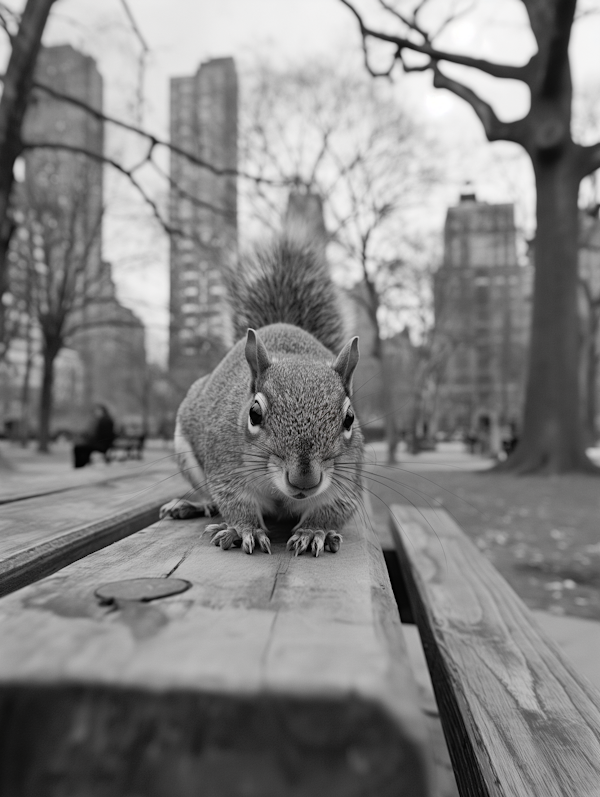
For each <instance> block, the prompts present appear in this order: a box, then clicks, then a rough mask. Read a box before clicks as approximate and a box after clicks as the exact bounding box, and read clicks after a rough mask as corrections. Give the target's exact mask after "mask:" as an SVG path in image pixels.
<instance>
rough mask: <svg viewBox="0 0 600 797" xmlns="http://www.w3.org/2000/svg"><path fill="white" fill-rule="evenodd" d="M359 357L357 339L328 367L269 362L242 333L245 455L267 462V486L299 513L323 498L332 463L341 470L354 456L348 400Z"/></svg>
mask: <svg viewBox="0 0 600 797" xmlns="http://www.w3.org/2000/svg"><path fill="white" fill-rule="evenodd" d="M358 358H359V351H358V337H354V338H352V339H351V340H350V341H349V342H348V343H347V344H346V345H345V346H344V348H343V349H342V351H341V352H340V354H339V355H338V357H337V358H336V359H335V361H334V362H332V363H327V362H322V361H315V359H314V358H312V357H309V356H302V355H300V354H294V355H285V356H280V357H271V356H270V355H269V353H268V351H267V348H266V346H265V345H264V343H263V341H262V340H261V339H260V337H259V336H258V335H257V334H256V332H255V331H254V330H252V329H249V330H248V334H247V338H246V359H247V361H248V365H249V366H250V372H251V377H252V378H251V392H250V395H249V398H248V403H247V405H246V406H245V408H244V416H243V417H242V418H241V423H243V424H244V426H245V430H244V433H245V436H246V442H247V446H246V450H247V451H251V452H252V453H253V454H254V455H255V456H259V457H261V458H262V459H263V460H264V461H266V462H267V472H268V473H269V476H270V486H271V487H272V488H274V489H275V492H276V494H278V495H279V496H280V497H283V498H285V499H288V500H289V501H290V502H291V503H292V504H295V503H296V502H297V505H298V509H299V511H301V510H302V508H303V504H304V505H305V504H306V503H307V502H311V503H312V502H314V501H315V500H317V501H318V502H320V501H321V500H322V498H320V497H324V496H325V495H326V493H327V491H328V490H329V489H330V488H331V485H332V474H333V472H334V469H335V466H336V463H338V467H340V468H341V467H342V466H343V465H344V464H345V465H350V464H351V463H354V462H357V461H359V460H360V458H361V453H362V435H361V432H360V429H358V428H357V425H356V422H355V421H356V419H355V414H354V409H353V407H352V400H351V398H352V377H353V375H354V371H355V369H356V366H357V364H358ZM338 481H339V480H338Z"/></svg>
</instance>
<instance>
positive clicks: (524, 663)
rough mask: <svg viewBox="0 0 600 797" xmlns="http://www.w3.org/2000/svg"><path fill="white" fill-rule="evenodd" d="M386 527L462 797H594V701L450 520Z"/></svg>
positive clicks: (597, 786)
mask: <svg viewBox="0 0 600 797" xmlns="http://www.w3.org/2000/svg"><path fill="white" fill-rule="evenodd" d="M391 527H392V534H393V536H394V539H395V542H396V547H397V551H398V556H399V559H400V565H401V571H402V575H403V578H404V581H405V585H406V587H407V589H408V593H409V597H410V603H411V608H412V613H413V616H414V618H415V620H416V623H417V625H418V627H419V632H420V635H421V640H422V643H423V648H424V650H425V655H426V658H427V662H428V666H429V671H430V674H431V680H432V683H433V688H434V691H435V696H436V699H437V705H438V708H439V712H440V716H441V720H442V724H443V728H444V734H445V737H446V741H447V743H448V748H449V752H450V757H451V760H452V764H453V767H454V773H455V776H456V781H457V784H458V788H459V792H460V794H461V797H465V795H473V797H475V796H477V797H487V795H490V796H491V795H494V797H496V796H497V797H500V795H502V797H507V796H508V795H513V796H514V797H538V795H539V797H558V795H561V796H562V797H598V795H600V693H598V692H597V691H596V690H595V689H594V688H593V687H592V686H591V685H590V684H589V683H588V682H587V681H586V679H585V678H584V677H582V676H580V675H579V674H578V673H577V672H575V670H574V669H573V667H572V666H571V664H570V663H569V661H568V660H567V659H566V658H565V656H564V655H563V654H562V653H561V651H560V650H559V649H558V648H557V647H556V645H555V644H554V643H553V642H552V641H551V640H550V639H549V638H548V637H547V636H546V635H545V634H544V633H543V632H542V631H541V629H540V628H539V627H538V625H537V624H536V622H535V620H534V619H533V617H532V614H531V612H530V611H529V610H528V609H527V607H526V606H525V605H524V604H523V602H522V601H521V600H520V599H519V598H518V597H517V595H516V594H515V593H514V592H513V590H512V589H511V588H510V587H509V585H508V584H507V583H506V582H505V581H504V579H503V578H502V577H501V576H500V574H499V573H498V572H497V571H496V570H495V569H494V567H493V566H492V565H491V564H490V563H489V562H488V561H487V560H486V559H485V558H484V557H483V556H482V555H481V553H480V552H479V551H478V550H477V548H476V547H475V546H474V545H473V544H472V543H471V542H470V540H469V539H468V538H467V537H466V536H465V535H464V533H463V532H462V531H461V530H460V528H459V527H458V526H457V524H456V523H455V522H454V521H453V520H452V518H451V517H450V516H449V515H448V514H447V513H446V512H445V511H443V510H441V509H432V508H420V507H419V508H415V507H407V506H393V507H392V523H391ZM599 666H600V663H599Z"/></svg>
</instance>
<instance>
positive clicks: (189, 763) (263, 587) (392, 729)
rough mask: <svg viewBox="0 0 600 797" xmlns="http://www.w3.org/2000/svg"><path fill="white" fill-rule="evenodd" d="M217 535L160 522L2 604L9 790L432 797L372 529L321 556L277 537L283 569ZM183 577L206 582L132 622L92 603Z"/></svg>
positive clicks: (196, 525)
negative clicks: (100, 593)
mask: <svg viewBox="0 0 600 797" xmlns="http://www.w3.org/2000/svg"><path fill="white" fill-rule="evenodd" d="M205 525H206V523H205V522H204V521H197V520H195V521H171V520H165V521H161V522H159V523H156V524H154V525H153V526H151V527H150V528H148V529H145V530H143V531H139V532H137V533H135V534H133V535H132V536H130V537H127V538H126V539H123V540H121V541H119V542H116V543H114V544H113V545H111V546H110V547H108V548H104V549H102V550H101V551H98V552H97V553H95V554H93V555H91V556H88V557H86V558H85V559H81V560H80V561H78V562H76V563H74V564H72V565H70V566H68V567H66V568H64V569H63V570H61V571H60V573H57V574H55V575H53V576H51V577H49V578H45V579H43V580H42V581H39V582H37V583H35V584H32V585H30V586H29V587H26V588H25V589H22V590H19V591H18V592H15V593H13V594H12V595H10V596H7V597H5V598H3V599H2V600H1V601H0V636H1V638H2V645H1V646H0V708H1V710H0V740H5V741H4V742H2V741H0V759H1V760H3V761H5V762H9V764H8V766H5V767H3V768H2V772H1V773H0V793H4V792H6V793H11V792H10V789H11V788H12V789H13V791H14V792H17V791H18V793H19V794H23V795H37V794H39V793H41V792H40V788H41V784H44V783H46V782H47V780H48V778H50V777H52V778H53V780H52V782H53V783H56V784H57V791H60V790H61V788H60V787H62V788H64V790H65V791H66V792H68V793H70V794H82V795H83V794H85V795H88V794H90V795H94V796H95V795H107V797H108V795H110V796H111V797H112V796H113V795H118V794H124V793H127V794H134V793H136V794H137V793H140V794H142V793H143V794H148V795H157V796H158V795H161V796H162V797H179V795H181V797H187V795H190V794H196V793H202V794H227V795H232V797H235V796H236V795H240V797H241V795H256V796H257V797H258V796H259V795H260V797H269V796H270V795H273V797H275V796H277V797H281V795H286V794H290V795H292V794H293V795H294V797H300V796H301V795H307V796H308V795H311V797H313V795H320V794H323V795H325V794H326V795H328V797H329V795H331V797H336V796H337V795H339V797H353V795H356V796H357V797H358V795H364V794H377V795H378V796H379V795H382V797H384V796H385V795H390V797H391V795H397V794H400V793H401V794H403V795H407V797H408V796H410V797H424V796H425V795H430V787H429V781H430V771H431V770H430V764H429V759H428V752H427V750H426V741H425V740H426V734H425V730H424V727H423V724H422V717H421V714H420V710H419V707H418V699H417V695H416V690H415V687H414V682H413V680H412V674H411V672H410V667H409V664H408V659H407V653H406V649H405V647H404V642H403V638H402V633H401V628H400V624H399V618H398V612H397V609H396V607H395V604H394V601H393V597H392V595H391V588H390V585H389V580H388V578H387V573H386V572H385V566H384V564H383V558H382V555H381V549H380V547H379V544H378V542H377V540H376V539H375V537H374V536H373V534H372V533H371V532H370V531H369V530H367V529H362V528H361V529H359V528H358V527H357V526H356V525H352V526H350V527H349V528H348V529H347V531H346V533H345V535H344V544H343V545H342V548H341V550H340V552H339V553H338V554H335V555H333V554H330V553H324V554H323V555H322V556H320V557H319V558H318V559H315V558H313V557H311V556H306V555H304V556H302V557H298V558H295V557H293V556H291V554H290V553H289V552H286V551H285V547H284V543H285V539H286V536H287V535H283V536H282V535H281V534H279V535H278V534H275V535H274V537H273V551H274V553H273V556H266V555H265V554H262V553H261V552H255V553H254V554H253V555H252V556H247V555H246V554H244V553H243V552H242V551H241V550H239V549H235V550H230V551H222V550H220V549H219V548H215V547H214V546H211V545H210V544H209V540H208V539H207V537H205V536H204V537H203V536H202V535H201V534H200V531H201V529H202V528H203V527H204V526H205ZM167 575H174V576H175V577H178V578H184V579H188V580H189V581H191V582H192V584H193V586H192V588H191V589H189V590H188V591H187V592H184V593H182V594H180V595H177V596H172V597H170V598H166V599H163V600H160V601H155V602H152V603H149V604H139V603H137V604H136V603H133V604H128V603H126V604H123V605H122V606H120V607H119V608H117V609H114V608H111V607H106V606H101V605H99V603H98V601H97V600H96V599H95V598H94V595H93V591H94V589H95V588H96V587H97V586H99V585H101V584H102V583H106V582H108V581H113V580H118V579H122V578H135V577H142V576H150V577H164V576H167ZM15 749H19V751H20V755H19V756H16V755H11V751H14V750H15ZM98 784H101V785H98ZM199 784H202V788H200V787H199ZM59 786H60V787H59Z"/></svg>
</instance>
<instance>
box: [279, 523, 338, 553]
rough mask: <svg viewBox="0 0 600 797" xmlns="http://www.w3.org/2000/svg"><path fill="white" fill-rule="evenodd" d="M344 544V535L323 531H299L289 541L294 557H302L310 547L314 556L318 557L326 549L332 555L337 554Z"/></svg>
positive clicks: (288, 545)
mask: <svg viewBox="0 0 600 797" xmlns="http://www.w3.org/2000/svg"><path fill="white" fill-rule="evenodd" d="M341 544H342V535H341V534H338V532H337V531H323V530H322V529H298V531H296V532H294V534H292V536H291V537H290V538H289V540H288V541H287V545H286V548H287V550H288V551H290V550H293V551H294V556H300V554H302V553H304V551H306V550H307V549H308V547H309V545H310V550H311V551H312V554H313V556H315V557H318V556H319V554H320V553H322V552H323V550H324V549H325V548H329V550H330V551H331V553H337V552H338V551H339V550H340V545H341Z"/></svg>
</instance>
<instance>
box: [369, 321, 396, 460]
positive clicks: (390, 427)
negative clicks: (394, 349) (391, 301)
mask: <svg viewBox="0 0 600 797" xmlns="http://www.w3.org/2000/svg"><path fill="white" fill-rule="evenodd" d="M373 354H374V356H375V358H376V359H377V362H378V363H379V368H380V373H381V409H382V415H383V425H384V428H385V440H386V443H387V448H388V454H387V462H388V465H393V464H394V463H395V462H396V449H397V447H398V431H397V429H396V417H395V408H394V393H393V388H392V381H391V379H390V376H389V374H390V371H389V369H388V367H387V362H386V361H387V358H386V355H385V351H384V348H383V341H382V340H381V338H380V337H379V329H378V327H376V337H375V342H374V346H373Z"/></svg>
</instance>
